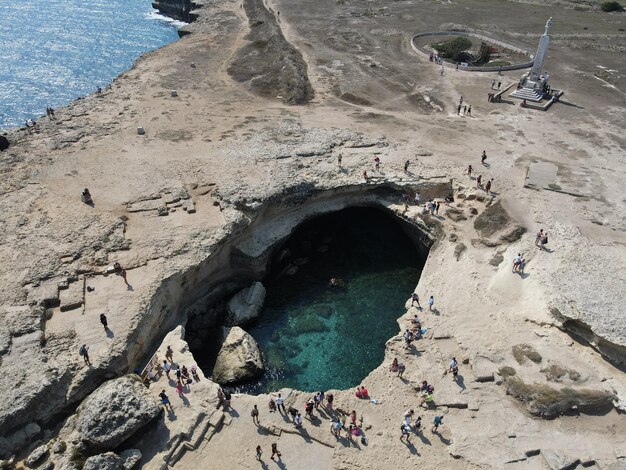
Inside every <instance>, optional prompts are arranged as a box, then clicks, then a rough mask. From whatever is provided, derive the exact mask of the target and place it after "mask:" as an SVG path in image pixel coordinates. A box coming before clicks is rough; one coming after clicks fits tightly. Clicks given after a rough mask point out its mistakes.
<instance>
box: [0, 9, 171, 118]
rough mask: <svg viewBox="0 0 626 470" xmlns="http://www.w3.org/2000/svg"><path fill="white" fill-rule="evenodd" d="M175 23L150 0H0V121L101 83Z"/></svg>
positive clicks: (166, 39)
mask: <svg viewBox="0 0 626 470" xmlns="http://www.w3.org/2000/svg"><path fill="white" fill-rule="evenodd" d="M178 25H179V24H177V23H176V22H174V21H171V20H168V19H167V18H164V17H161V16H160V15H157V14H156V11H155V10H153V8H152V6H151V3H150V0H0V128H2V127H11V126H21V125H24V122H25V121H26V120H27V119H29V118H32V119H35V118H37V117H38V116H41V115H42V114H45V109H46V106H52V107H53V108H57V107H59V106H64V105H67V104H68V103H69V102H71V101H72V100H73V99H75V98H78V97H80V96H84V95H87V94H89V93H93V92H94V91H95V89H96V87H98V86H100V87H103V88H104V86H106V85H107V84H109V83H110V82H111V81H112V80H113V78H115V77H116V76H117V75H119V74H120V73H122V72H123V71H125V70H127V69H129V68H130V67H131V66H132V64H133V62H134V61H135V60H136V59H137V58H138V57H139V56H140V55H141V54H142V53H144V52H147V51H150V50H154V49H156V48H158V47H161V46H163V45H165V44H168V43H171V42H173V41H175V40H176V39H178V33H177V26H178Z"/></svg>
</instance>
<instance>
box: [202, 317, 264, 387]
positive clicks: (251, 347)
mask: <svg viewBox="0 0 626 470" xmlns="http://www.w3.org/2000/svg"><path fill="white" fill-rule="evenodd" d="M223 330H224V332H223V337H224V338H225V339H224V342H223V343H222V347H221V349H220V352H219V353H218V354H217V360H216V361H215V366H214V367H213V380H214V381H215V382H217V383H219V384H221V385H224V384H229V383H236V382H243V381H246V380H251V379H254V378H256V377H258V376H259V375H261V374H262V373H263V371H264V370H265V367H264V366H263V357H262V356H261V351H260V350H259V346H258V345H257V343H256V341H255V340H254V338H253V337H252V336H250V335H249V334H248V333H246V332H245V331H244V330H242V329H241V328H239V327H238V326H234V327H232V328H223Z"/></svg>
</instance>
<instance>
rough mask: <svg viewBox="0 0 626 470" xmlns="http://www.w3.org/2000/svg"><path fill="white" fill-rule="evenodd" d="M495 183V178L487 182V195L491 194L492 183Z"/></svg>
mask: <svg viewBox="0 0 626 470" xmlns="http://www.w3.org/2000/svg"><path fill="white" fill-rule="evenodd" d="M492 181H493V178H491V179H490V180H489V181H487V184H486V185H485V192H486V193H487V194H490V193H491V182H492Z"/></svg>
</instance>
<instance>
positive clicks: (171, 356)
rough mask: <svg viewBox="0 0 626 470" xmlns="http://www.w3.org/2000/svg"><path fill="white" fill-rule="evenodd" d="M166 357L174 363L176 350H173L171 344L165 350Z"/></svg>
mask: <svg viewBox="0 0 626 470" xmlns="http://www.w3.org/2000/svg"><path fill="white" fill-rule="evenodd" d="M165 359H167V360H168V361H170V362H171V363H172V364H174V351H173V350H172V347H171V346H168V347H167V349H166V351H165Z"/></svg>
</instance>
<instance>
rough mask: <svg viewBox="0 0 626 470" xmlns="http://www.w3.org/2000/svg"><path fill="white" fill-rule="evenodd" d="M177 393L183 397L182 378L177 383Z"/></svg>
mask: <svg viewBox="0 0 626 470" xmlns="http://www.w3.org/2000/svg"><path fill="white" fill-rule="evenodd" d="M176 393H178V396H179V397H180V398H183V383H182V382H181V381H180V380H179V381H178V383H177V384H176Z"/></svg>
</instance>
